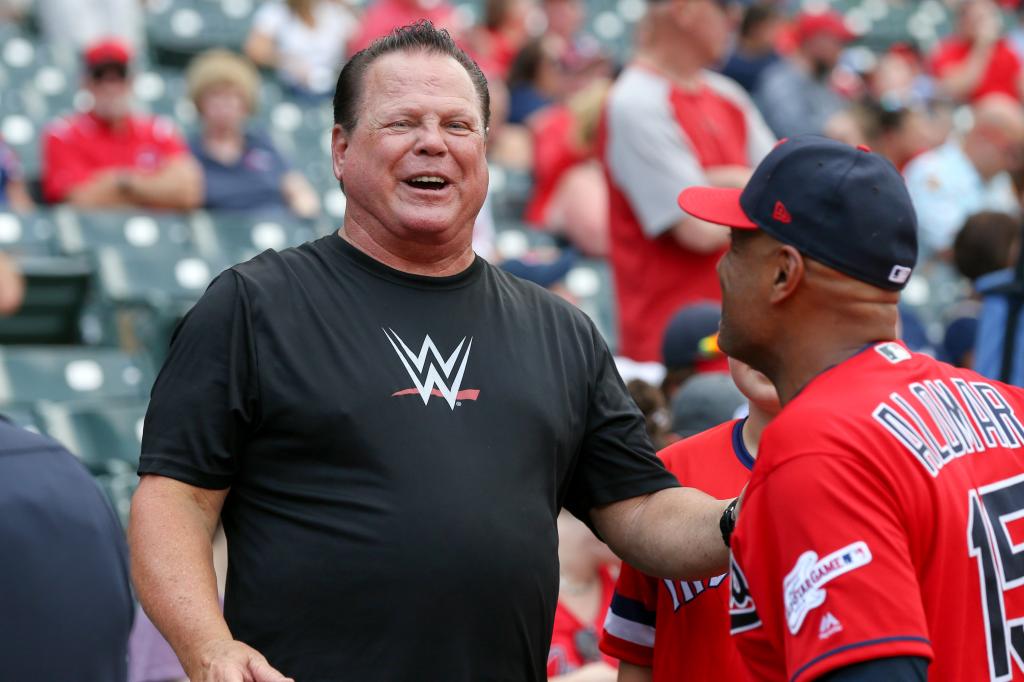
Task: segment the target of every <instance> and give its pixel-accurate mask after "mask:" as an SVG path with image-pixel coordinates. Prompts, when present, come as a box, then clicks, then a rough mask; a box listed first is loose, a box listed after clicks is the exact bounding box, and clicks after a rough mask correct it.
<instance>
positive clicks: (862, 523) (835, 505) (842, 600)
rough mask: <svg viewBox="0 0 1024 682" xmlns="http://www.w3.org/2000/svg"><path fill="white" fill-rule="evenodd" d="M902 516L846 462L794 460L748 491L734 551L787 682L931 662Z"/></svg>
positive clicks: (885, 489) (867, 473) (865, 474)
mask: <svg viewBox="0 0 1024 682" xmlns="http://www.w3.org/2000/svg"><path fill="white" fill-rule="evenodd" d="M762 447H764V446H762ZM755 471H756V470H755ZM755 478H757V476H756V473H755ZM900 509H901V503H900V501H899V500H897V499H895V494H894V493H893V491H892V489H891V488H890V487H889V486H887V485H886V484H885V483H884V482H882V480H881V479H880V478H879V476H877V475H876V474H875V473H873V472H872V470H870V469H869V468H868V467H867V466H865V465H864V464H863V463H862V461H861V460H860V459H859V458H858V457H855V456H853V455H849V454H836V453H830V454H828V455H822V454H808V455H804V456H797V457H793V458H790V459H787V460H786V461H785V462H784V463H782V464H780V465H779V466H778V467H777V468H775V469H773V470H771V471H769V472H768V473H767V475H766V476H765V477H764V478H760V479H759V480H757V481H755V482H754V483H752V484H751V489H750V490H748V493H747V500H746V501H745V503H744V508H743V509H742V511H741V514H740V521H739V527H738V528H737V532H736V536H735V538H734V547H733V551H734V553H735V559H736V560H737V562H738V564H739V565H740V566H741V567H742V571H743V574H744V577H745V580H746V582H747V587H748V589H749V593H750V596H751V597H752V599H753V604H754V606H755V607H756V610H757V613H758V614H759V616H760V620H761V625H760V627H763V628H766V629H767V632H765V633H763V634H764V635H766V636H767V637H768V639H769V640H770V641H771V642H774V643H775V644H776V649H779V648H781V651H777V653H780V654H781V655H782V656H783V658H784V661H785V668H786V675H785V677H786V678H787V679H789V680H792V681H794V682H796V681H803V680H813V679H815V678H817V677H819V676H821V675H823V674H825V673H827V672H829V671H831V670H835V669H838V668H842V667H844V666H848V665H851V664H854V663H858V662H861V661H867V660H874V659H878V658H889V657H894V656H918V657H922V658H926V659H929V660H931V659H932V658H933V656H932V649H931V644H930V643H929V639H928V628H927V625H926V620H925V613H924V607H923V604H922V600H921V594H920V588H919V585H918V582H917V577H916V573H915V571H914V568H913V565H912V562H911V558H910V548H909V546H908V542H907V538H906V533H905V530H904V525H903V523H902V521H901V512H900ZM734 591H735V590H734ZM734 616H735V613H734ZM754 627H757V626H751V628H754ZM733 629H734V633H738V632H739V631H738V630H737V628H736V621H735V618H734V628H733ZM739 636H740V637H744V636H756V634H754V633H740V634H739Z"/></svg>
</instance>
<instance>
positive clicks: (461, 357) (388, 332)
mask: <svg viewBox="0 0 1024 682" xmlns="http://www.w3.org/2000/svg"><path fill="white" fill-rule="evenodd" d="M384 335H385V336H387V337H388V341H390V342H391V347H392V348H394V349H395V353H396V354H397V355H398V359H399V360H401V361H402V366H404V367H405V371H406V372H408V373H409V378H410V379H412V383H413V384H414V385H415V388H406V389H403V390H401V391H395V392H394V393H392V394H391V395H392V397H394V396H402V395H417V394H418V395H419V396H420V398H422V399H423V404H424V405H426V404H427V403H428V402H430V397H431V396H437V397H439V398H444V399H445V402H447V403H448V407H450V408H452V410H454V409H455V406H456V405H457V404H458V401H460V400H476V399H477V397H478V396H479V395H480V391H479V390H476V389H467V390H459V389H460V388H461V387H462V377H463V375H464V374H465V373H466V363H468V362H469V351H470V349H471V348H472V347H473V339H472V337H470V338H469V343H466V337H463V338H462V341H460V342H459V345H457V346H456V347H455V350H453V351H452V354H451V355H449V356H448V357H447V358H445V357H444V356H443V355H441V353H440V352H439V351H438V350H437V346H435V345H434V342H433V341H432V340H431V339H430V335H429V334H428V335H427V336H426V338H424V339H423V345H422V346H420V352H419V353H414V352H412V350H411V349H410V348H409V346H407V345H406V344H405V342H404V341H402V339H401V337H399V336H398V334H397V333H396V332H395V330H394V329H385V330H384ZM464 346H465V348H463V347H464ZM456 365H458V369H456ZM424 368H426V374H425V375H424Z"/></svg>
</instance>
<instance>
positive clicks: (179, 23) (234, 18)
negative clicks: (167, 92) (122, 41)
mask: <svg viewBox="0 0 1024 682" xmlns="http://www.w3.org/2000/svg"><path fill="white" fill-rule="evenodd" d="M254 9H255V2H254V1H253V0H174V2H170V1H169V0H162V1H160V0H158V1H157V2H151V3H148V10H149V11H148V12H147V14H146V34H147V36H148V40H149V44H150V47H151V49H152V50H153V53H154V55H155V58H156V60H157V61H158V62H160V63H162V64H166V65H168V66H184V65H185V64H187V63H188V60H189V59H190V58H191V57H192V56H193V55H195V54H197V53H199V52H201V51H202V50H204V49H207V48H210V47H226V48H228V49H232V50H236V51H238V50H241V48H242V44H243V43H244V41H245V37H246V35H248V32H249V25H250V23H251V18H252V13H253V11H254Z"/></svg>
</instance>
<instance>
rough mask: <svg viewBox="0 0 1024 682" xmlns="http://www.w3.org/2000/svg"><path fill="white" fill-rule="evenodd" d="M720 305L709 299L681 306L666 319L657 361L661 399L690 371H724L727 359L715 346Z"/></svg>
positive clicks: (669, 396)
mask: <svg viewBox="0 0 1024 682" xmlns="http://www.w3.org/2000/svg"><path fill="white" fill-rule="evenodd" d="M721 316H722V308H721V306H719V305H718V304H717V303H713V302H711V301H697V302H696V303H690V304H687V305H684V306H683V307H682V308H680V309H679V310H677V311H676V313H675V314H674V315H673V316H672V317H671V319H669V321H668V327H666V328H665V333H664V335H663V336H662V337H661V362H662V364H663V365H665V378H664V379H663V380H662V382H661V392H662V394H663V395H664V396H665V402H666V403H671V402H672V398H673V397H675V394H676V393H677V392H678V391H679V387H680V386H682V385H683V384H684V383H685V382H686V381H687V380H688V379H690V377H692V376H693V375H694V374H701V373H703V372H728V371H729V362H728V360H727V359H726V357H725V355H724V354H723V353H722V351H721V349H719V347H718V319H719V318H720V317H721Z"/></svg>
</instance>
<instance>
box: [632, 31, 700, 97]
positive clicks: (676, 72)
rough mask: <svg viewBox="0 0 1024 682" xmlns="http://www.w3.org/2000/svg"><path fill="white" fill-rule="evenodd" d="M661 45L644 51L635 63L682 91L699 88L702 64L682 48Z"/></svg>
mask: <svg viewBox="0 0 1024 682" xmlns="http://www.w3.org/2000/svg"><path fill="white" fill-rule="evenodd" d="M662 43H663V41H662ZM662 43H659V44H657V45H651V46H650V47H648V48H647V49H645V50H644V51H643V52H642V53H641V54H640V55H638V56H637V58H636V60H635V61H636V63H637V64H638V65H640V66H643V67H646V68H648V69H651V70H653V71H656V72H658V73H660V74H661V75H662V76H664V77H665V78H667V79H669V80H670V81H672V82H673V83H675V84H676V85H678V86H680V87H681V88H683V89H686V90H695V89H697V88H698V87H700V84H701V83H702V78H701V72H702V71H703V70H704V64H703V63H702V62H701V61H700V60H699V59H697V58H696V56H695V55H693V54H690V53H689V52H687V51H686V50H685V49H684V48H683V47H682V46H680V45H671V46H670V45H664V44H662Z"/></svg>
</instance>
